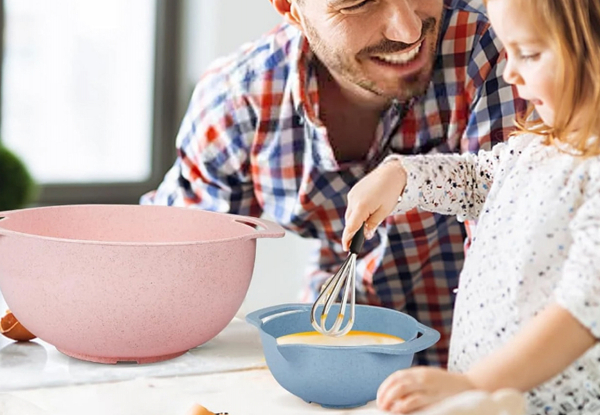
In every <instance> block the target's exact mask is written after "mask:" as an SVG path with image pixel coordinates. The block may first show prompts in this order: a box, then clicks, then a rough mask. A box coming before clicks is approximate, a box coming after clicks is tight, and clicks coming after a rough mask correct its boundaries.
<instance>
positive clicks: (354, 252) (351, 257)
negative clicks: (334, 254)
mask: <svg viewBox="0 0 600 415" xmlns="http://www.w3.org/2000/svg"><path fill="white" fill-rule="evenodd" d="M364 242H365V234H364V224H363V225H362V226H361V227H360V229H359V230H358V231H357V232H356V234H355V235H354V237H353V238H352V243H351V244H350V252H349V253H348V257H347V258H346V260H345V261H344V263H343V264H342V266H341V267H340V269H339V270H338V272H336V273H335V274H334V275H333V277H331V278H330V279H329V281H327V282H326V283H325V287H324V288H323V290H322V291H321V293H320V294H319V297H317V300H316V301H315V303H314V304H313V306H312V310H311V313H310V322H311V323H312V326H313V327H314V328H315V330H316V331H318V332H319V333H321V334H324V335H326V336H332V337H340V336H344V335H345V334H347V333H348V332H350V330H352V326H353V325H354V316H355V314H354V313H355V308H356V258H357V256H358V253H359V252H360V250H361V249H362V246H363V243H364ZM342 286H344V291H343V293H342V302H341V304H340V309H339V312H338V315H337V317H336V319H335V321H334V323H333V325H332V326H331V327H330V328H329V329H328V328H327V327H326V323H327V315H328V313H329V310H330V309H331V306H332V305H333V303H334V302H335V301H336V299H337V298H338V297H339V294H340V290H341V289H342ZM348 297H350V318H349V320H348V322H347V323H346V325H345V326H344V327H343V328H342V324H343V323H344V317H345V313H346V306H347V304H348ZM319 306H323V308H322V310H321V316H320V317H317V312H318V308H319Z"/></svg>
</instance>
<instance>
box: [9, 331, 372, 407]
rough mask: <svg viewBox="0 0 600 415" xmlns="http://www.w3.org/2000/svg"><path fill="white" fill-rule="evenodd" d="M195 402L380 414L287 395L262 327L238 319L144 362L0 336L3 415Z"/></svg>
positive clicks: (209, 404)
mask: <svg viewBox="0 0 600 415" xmlns="http://www.w3.org/2000/svg"><path fill="white" fill-rule="evenodd" d="M0 337H2V336H0ZM194 403H197V404H200V405H203V406H205V407H206V408H208V409H210V410H211V411H213V412H220V411H224V412H228V413H229V414H230V415H266V414H273V415H300V414H303V415H304V414H312V413H315V414H329V415H341V414H353V415H380V414H381V412H379V411H378V410H377V409H375V405H374V403H370V404H369V405H367V406H364V407H362V408H357V409H354V410H331V409H323V408H321V407H320V406H318V405H309V404H307V403H305V402H304V401H302V400H300V399H299V398H296V397H295V396H293V395H291V394H290V393H288V392H287V391H286V390H284V389H283V388H282V387H281V386H279V385H278V384H277V382H276V381H275V380H274V379H273V377H272V376H271V374H270V372H269V371H268V369H266V366H265V361H264V357H263V353H262V347H261V345H260V339H259V335H258V331H257V330H256V329H255V328H254V327H252V326H250V325H249V324H247V323H246V322H244V321H242V320H239V319H234V320H233V321H232V322H231V323H230V324H229V326H227V328H226V329H225V330H224V331H223V332H222V333H221V334H219V335H218V336H217V337H216V338H214V339H213V340H211V341H210V342H208V343H207V344H205V345H203V346H201V347H198V348H195V349H193V350H191V351H189V352H188V353H186V354H185V355H183V356H180V357H178V358H175V359H171V360H167V361H164V362H158V363H152V364H147V365H137V364H127V363H125V364H117V365H104V364H99V363H91V362H85V361H80V360H77V359H74V358H71V357H68V356H65V355H63V354H62V353H60V352H58V351H57V350H56V349H55V348H54V347H53V346H51V345H49V344H47V343H44V342H42V341H40V340H39V339H38V340H35V341H33V342H30V343H29V344H28V343H14V342H11V341H9V340H8V339H5V338H1V339H0V415H72V414H73V415H75V414H78V415H80V414H86V415H96V414H98V415H135V414H144V415H154V414H156V415H159V414H160V415H185V414H186V411H188V410H189V408H190V407H191V406H192V405H193V404H194Z"/></svg>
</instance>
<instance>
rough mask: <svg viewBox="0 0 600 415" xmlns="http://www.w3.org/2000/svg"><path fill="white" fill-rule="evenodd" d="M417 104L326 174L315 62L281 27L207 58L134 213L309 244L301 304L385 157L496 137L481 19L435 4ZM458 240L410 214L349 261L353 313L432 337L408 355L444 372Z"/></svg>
mask: <svg viewBox="0 0 600 415" xmlns="http://www.w3.org/2000/svg"><path fill="white" fill-rule="evenodd" d="M441 24H442V27H441V34H440V39H439V41H438V52H439V53H438V56H437V60H436V62H435V68H434V75H433V79H432V82H431V84H430V86H429V89H428V91H427V92H426V94H425V95H424V96H422V97H420V98H417V99H414V100H413V101H412V102H410V103H407V104H404V105H403V104H400V103H395V104H393V105H391V106H390V108H389V109H388V111H387V112H386V113H385V114H383V116H382V118H381V121H380V125H379V127H378V129H377V136H376V139H375V143H374V145H373V147H372V148H371V150H370V152H369V153H368V156H367V160H366V162H361V163H345V164H340V163H338V162H337V161H336V159H335V156H334V152H333V150H332V148H331V146H330V143H329V141H328V138H327V131H326V128H325V127H324V125H323V123H322V122H321V121H320V120H319V91H318V86H317V79H316V71H315V59H316V58H315V56H314V55H313V54H312V53H311V50H310V48H309V45H308V43H307V41H306V39H305V38H304V37H303V36H302V34H301V33H300V32H299V31H298V30H297V29H295V28H293V27H292V26H289V25H287V24H283V25H281V26H279V27H277V28H276V29H275V30H274V31H272V32H271V33H269V34H268V35H266V36H265V37H263V38H262V39H260V40H258V41H257V42H254V43H251V44H248V45H246V46H245V47H243V48H242V49H241V50H240V51H239V52H238V53H236V54H234V55H232V56H229V57H227V58H224V59H221V60H218V61H217V62H215V63H214V64H213V65H212V67H211V68H210V69H209V70H208V71H207V72H206V73H205V74H204V75H203V77H202V78H201V80H200V82H199V83H198V85H197V87H196V89H195V91H194V94H193V97H192V99H191V103H190V106H189V109H188V111H187V114H186V116H185V118H184V120H183V123H182V125H181V130H180V132H179V135H178V137H177V148H178V154H179V157H178V159H177V161H176V162H175V165H174V166H173V167H172V168H171V170H170V171H169V172H168V173H167V175H166V176H165V179H164V181H163V183H162V184H161V185H160V187H159V188H158V190H157V191H156V192H152V193H149V194H147V195H145V196H144V197H142V203H144V204H161V205H177V206H193V207H196V208H201V209H206V210H211V211H219V212H230V213H237V214H242V215H252V216H259V215H261V214H263V213H264V214H266V216H267V217H270V218H272V219H274V220H275V221H277V222H278V223H280V224H281V225H282V226H284V227H285V228H287V229H289V230H291V231H293V232H296V233H297V234H299V235H301V236H303V237H307V238H316V239H318V240H320V241H321V246H320V249H318V251H317V252H315V254H314V256H313V257H312V258H311V261H310V266H311V267H312V272H310V275H309V278H310V282H309V283H307V287H310V289H309V290H308V291H309V292H308V293H307V295H306V298H305V299H306V300H307V301H311V300H314V299H315V298H316V294H317V292H318V290H319V288H320V286H321V285H322V283H323V282H324V281H325V280H326V279H327V278H329V277H330V276H331V275H332V273H334V272H335V271H336V270H337V269H338V268H339V266H340V265H341V263H342V262H343V261H344V260H345V259H346V256H347V254H346V253H345V252H343V250H342V246H341V235H342V230H343V227H344V219H343V218H344V212H345V209H346V195H347V193H348V191H349V190H350V188H351V187H352V186H353V185H354V184H355V183H356V182H357V181H358V180H359V179H361V178H362V177H364V176H365V174H366V173H367V172H368V171H369V170H370V169H372V168H373V167H374V166H375V165H376V164H377V163H378V162H379V161H380V160H381V159H383V157H385V156H386V155H388V154H389V153H390V152H391V151H392V152H398V153H403V154H413V153H426V152H432V151H433V152H435V151H440V152H457V151H477V150H478V149H479V148H490V146H491V145H492V144H494V143H496V142H500V141H502V140H504V138H506V137H507V133H508V132H509V129H510V128H512V125H513V119H514V115H515V112H516V110H517V108H518V109H519V110H520V109H521V108H520V101H516V100H515V99H514V91H513V89H512V88H511V87H509V86H507V85H506V84H505V83H504V82H503V80H502V77H501V75H502V70H503V66H504V65H503V64H504V54H503V53H502V52H501V45H500V43H499V41H498V40H497V39H496V38H495V36H494V34H493V33H492V32H491V31H490V25H489V23H488V20H487V18H486V16H485V15H484V14H483V12H482V11H481V10H476V9H474V8H473V6H470V5H469V4H468V3H467V2H465V1H449V0H448V1H446V5H445V8H444V16H443V19H442V22H441ZM464 240H465V231H464V226H462V225H461V224H460V223H459V222H457V220H456V218H454V217H450V216H442V215H438V214H433V213H429V212H424V211H418V210H412V211H410V212H408V213H406V214H398V215H395V216H391V217H389V218H388V219H387V220H386V221H385V222H384V223H383V224H382V226H380V228H379V229H378V232H377V233H376V236H375V237H374V238H373V239H372V240H369V241H366V242H365V245H364V248H363V251H362V254H361V256H360V258H359V261H358V262H357V275H358V276H359V277H358V280H357V287H358V288H357V289H358V292H357V299H358V301H359V302H362V303H368V304H374V305H380V306H385V307H390V308H395V309H397V310H401V311H404V312H406V313H408V314H410V315H412V316H414V317H415V318H416V319H418V320H419V321H421V322H422V323H423V324H425V325H428V326H430V327H434V328H435V329H437V330H439V331H440V333H441V334H442V338H441V340H440V342H439V343H438V344H437V345H436V346H435V347H433V348H431V349H429V350H427V351H426V352H424V353H422V354H419V355H418V363H421V364H443V365H445V364H446V361H447V354H448V344H449V335H450V328H451V321H452V308H453V304H454V294H453V289H454V288H455V287H456V286H457V281H458V276H459V272H460V270H461V268H462V265H463V259H464V246H463V243H464Z"/></svg>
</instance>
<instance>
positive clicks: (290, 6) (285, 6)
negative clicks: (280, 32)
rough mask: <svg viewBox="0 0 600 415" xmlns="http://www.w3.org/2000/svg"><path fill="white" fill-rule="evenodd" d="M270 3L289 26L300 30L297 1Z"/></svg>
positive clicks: (279, 0) (300, 20)
mask: <svg viewBox="0 0 600 415" xmlns="http://www.w3.org/2000/svg"><path fill="white" fill-rule="evenodd" d="M270 2H271V4H273V7H275V10H277V12H278V13H279V14H280V15H282V16H283V18H284V19H285V20H286V21H287V22H288V23H289V24H291V25H293V26H296V27H297V28H298V29H300V30H302V19H301V17H300V11H299V9H298V2H297V0H270Z"/></svg>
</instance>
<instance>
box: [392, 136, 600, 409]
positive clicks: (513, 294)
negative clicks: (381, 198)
mask: <svg viewBox="0 0 600 415" xmlns="http://www.w3.org/2000/svg"><path fill="white" fill-rule="evenodd" d="M391 157H393V158H398V159H399V160H401V162H402V164H403V165H404V167H405V169H406V171H407V174H408V183H407V186H406V189H405V190H404V193H403V195H402V198H401V200H400V201H399V203H398V206H397V211H407V210H410V209H413V208H415V207H417V208H421V209H424V210H429V211H434V212H439V213H445V214H449V215H457V216H458V218H459V219H461V220H467V219H477V220H478V222H477V227H476V231H475V235H474V237H473V242H472V245H471V247H470V248H469V252H468V254H467V258H466V261H465V265H464V268H463V271H462V273H461V278H460V283H459V289H458V294H457V298H456V308H455V311H454V321H453V331H452V340H451V346H450V363H449V369H450V370H454V371H460V372H463V371H466V370H468V369H469V368H470V367H471V366H472V365H473V364H474V363H476V362H477V361H479V360H480V359H482V358H483V357H484V356H487V355H489V354H490V353H491V352H493V351H494V350H495V349H497V348H499V347H501V346H502V345H503V344H504V343H506V342H508V341H509V340H510V339H511V338H512V337H513V336H514V335H515V334H516V333H517V332H518V331H519V330H520V328H521V327H522V326H523V325H524V324H525V323H526V322H527V321H528V320H529V319H531V318H532V317H533V316H535V315H536V314H537V313H538V312H540V311H541V310H542V309H544V308H545V307H546V306H548V305H549V304H552V303H558V304H559V305H560V306H562V307H563V308H565V309H566V310H568V311H569V312H570V313H571V314H572V315H573V316H574V317H575V318H576V319H577V320H579V321H580V322H581V324H582V325H584V326H585V327H587V328H588V329H589V330H590V331H591V333H592V334H593V335H594V336H595V337H597V338H600V157H593V158H587V159H583V158H579V157H575V156H573V155H571V154H568V153H566V152H564V151H560V150H559V149H558V148H557V147H554V146H547V145H544V144H543V143H542V139H541V138H540V137H538V136H536V135H519V136H515V137H513V138H511V139H510V140H509V141H508V142H506V143H502V144H499V145H497V146H495V147H494V148H493V150H491V151H481V152H479V153H478V154H476V155H475V154H464V155H433V156H411V157H401V156H391ZM524 370H526V368H525V369H524ZM528 399H529V412H528V414H552V415H554V414H556V415H558V414H600V346H598V345H597V346H595V347H593V348H592V349H591V350H589V351H588V352H587V353H586V354H585V355H584V356H583V357H581V358H580V359H579V360H578V361H576V362H575V363H574V364H573V365H572V366H570V367H569V368H567V369H566V370H565V371H564V372H563V373H562V374H560V375H559V376H557V377H556V378H554V379H552V380H550V381H549V382H547V383H545V384H544V385H542V386H540V387H538V388H536V389H534V390H532V391H531V392H529V393H528Z"/></svg>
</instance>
